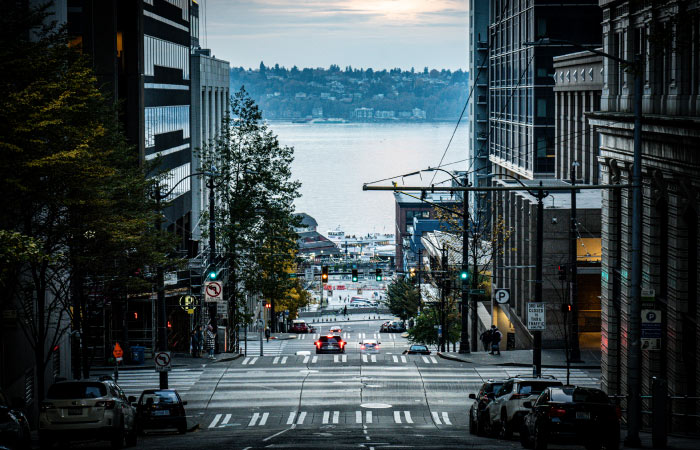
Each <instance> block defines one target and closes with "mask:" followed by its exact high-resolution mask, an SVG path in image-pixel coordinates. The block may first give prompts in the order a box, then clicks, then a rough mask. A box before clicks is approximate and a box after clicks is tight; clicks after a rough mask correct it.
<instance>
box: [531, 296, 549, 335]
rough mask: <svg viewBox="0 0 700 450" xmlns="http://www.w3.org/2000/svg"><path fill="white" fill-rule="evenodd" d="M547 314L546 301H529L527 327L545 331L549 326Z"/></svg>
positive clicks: (532, 329)
mask: <svg viewBox="0 0 700 450" xmlns="http://www.w3.org/2000/svg"><path fill="white" fill-rule="evenodd" d="M546 317H547V314H546V309H545V306H544V303H542V302H529V303H528V304H527V329H528V330H530V331H544V330H545V329H546V328H547V319H546Z"/></svg>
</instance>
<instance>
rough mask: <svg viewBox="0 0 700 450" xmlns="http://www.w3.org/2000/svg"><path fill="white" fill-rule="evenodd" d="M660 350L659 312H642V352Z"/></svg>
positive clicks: (645, 310)
mask: <svg viewBox="0 0 700 450" xmlns="http://www.w3.org/2000/svg"><path fill="white" fill-rule="evenodd" d="M660 349H661V311H660V310H658V309H643V310H642V350H660Z"/></svg>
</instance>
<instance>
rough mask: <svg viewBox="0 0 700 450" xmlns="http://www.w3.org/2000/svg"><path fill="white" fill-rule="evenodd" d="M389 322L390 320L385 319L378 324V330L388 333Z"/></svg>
mask: <svg viewBox="0 0 700 450" xmlns="http://www.w3.org/2000/svg"><path fill="white" fill-rule="evenodd" d="M390 323H391V321H390V320H387V321H386V322H384V323H383V324H381V325H380V326H379V332H380V333H388V332H389V324H390Z"/></svg>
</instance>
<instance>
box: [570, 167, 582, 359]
mask: <svg viewBox="0 0 700 450" xmlns="http://www.w3.org/2000/svg"><path fill="white" fill-rule="evenodd" d="M578 165H579V164H578V162H576V161H574V162H573V163H571V229H570V232H569V277H570V279H569V295H570V296H571V313H570V314H569V315H570V317H569V319H570V320H571V322H570V327H571V332H570V333H569V342H570V346H571V347H570V348H571V354H570V356H569V359H570V360H571V361H573V362H580V361H581V349H580V347H579V342H578V293H577V284H578V283H577V280H576V275H577V273H578V272H577V270H576V261H577V258H576V255H577V253H578V248H577V245H576V244H577V242H578V240H577V237H578V236H577V235H578V233H577V227H576V189H575V186H576V167H577V166H578Z"/></svg>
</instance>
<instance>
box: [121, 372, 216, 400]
mask: <svg viewBox="0 0 700 450" xmlns="http://www.w3.org/2000/svg"><path fill="white" fill-rule="evenodd" d="M202 373H204V370H203V369H180V368H174V369H173V370H171V371H170V373H169V374H168V385H169V387H170V388H171V389H176V390H178V391H180V392H186V391H188V390H190V389H191V388H192V387H193V386H194V385H195V383H197V381H198V380H199V379H200V377H201V375H202ZM117 384H118V385H119V386H120V387H121V388H122V390H124V392H125V393H126V394H127V395H140V394H141V392H142V391H143V390H144V389H148V388H156V387H158V386H159V384H160V376H159V374H158V372H156V371H154V370H153V369H138V370H123V371H120V372H119V379H118V380H117Z"/></svg>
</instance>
